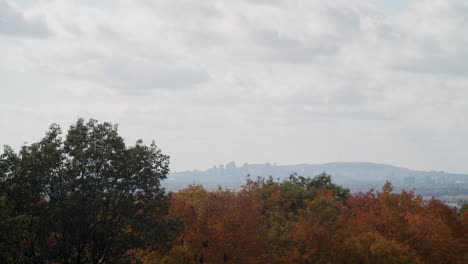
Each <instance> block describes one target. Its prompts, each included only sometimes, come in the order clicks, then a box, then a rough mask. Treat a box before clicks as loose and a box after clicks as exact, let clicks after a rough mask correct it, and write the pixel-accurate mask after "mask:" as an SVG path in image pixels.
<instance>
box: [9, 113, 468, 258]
mask: <svg viewBox="0 0 468 264" xmlns="http://www.w3.org/2000/svg"><path fill="white" fill-rule="evenodd" d="M168 173H169V157H168V156H167V155H164V154H163V153H162V151H161V150H160V149H159V148H158V147H157V145H156V143H155V142H153V143H151V144H150V145H145V144H143V142H142V141H137V142H136V143H135V144H134V145H131V146H128V145H126V144H125V142H124V139H123V138H122V137H121V136H120V135H119V134H118V128H117V126H116V125H113V124H110V123H99V122H97V121H96V120H89V121H85V120H83V119H79V120H78V121H77V122H76V123H75V124H74V125H72V126H71V127H70V128H69V130H68V131H67V133H66V134H64V133H63V132H62V130H61V128H60V127H59V126H58V125H55V124H53V125H51V127H50V129H49V130H48V131H47V133H46V135H45V136H44V137H43V138H42V139H41V140H40V141H38V142H36V143H32V144H26V145H24V146H23V147H21V149H20V150H19V151H15V150H14V149H12V148H11V147H7V146H5V147H4V151H3V153H2V154H1V155H0V263H148V264H149V263H167V264H172V263H174V264H176V263H180V264H195V263H199V264H202V263H203V264H216V263H245V264H248V263H275V264H276V263H278V264H282V263H283V264H286V263H303V264H312V263H467V262H468V253H467V252H468V210H466V208H467V207H468V206H467V204H466V203H464V204H461V206H460V208H459V209H454V208H450V207H448V206H447V205H446V204H444V203H443V202H441V201H439V200H436V199H432V200H430V201H424V200H423V199H422V197H420V196H417V195H415V194H414V192H412V191H411V190H408V191H402V192H398V193H397V192H394V191H393V187H392V184H391V183H389V182H388V183H386V184H385V185H384V186H382V187H381V188H380V189H379V190H371V191H369V192H366V193H358V194H351V193H350V191H349V190H348V189H346V188H344V187H342V186H339V185H337V184H335V183H333V182H332V179H331V177H330V176H329V175H327V174H325V173H323V174H320V175H317V176H315V177H303V176H300V175H297V174H293V175H291V176H289V177H288V178H286V179H284V180H281V181H280V180H274V179H273V178H249V177H248V178H247V179H246V183H245V185H244V186H243V187H242V188H241V189H240V190H229V189H223V188H219V189H218V190H216V191H209V190H206V189H204V188H203V187H202V186H200V185H192V186H188V187H187V188H185V189H182V190H180V191H177V192H176V193H168V192H166V191H165V190H164V189H163V188H162V187H161V185H160V183H161V181H162V180H164V179H165V178H166V177H167V175H168Z"/></svg>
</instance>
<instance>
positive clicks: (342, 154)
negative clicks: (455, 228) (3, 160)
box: [0, 0, 468, 173]
mask: <svg viewBox="0 0 468 264" xmlns="http://www.w3.org/2000/svg"><path fill="white" fill-rule="evenodd" d="M78 117H84V118H86V119H88V118H95V119H98V120H100V121H111V122H113V123H118V124H119V128H120V132H121V134H122V135H123V136H124V137H125V138H126V140H127V143H129V144H133V143H134V141H135V140H137V139H139V138H142V139H143V140H144V141H145V142H147V143H150V141H151V140H152V139H155V140H156V142H157V143H158V145H159V146H160V147H161V148H162V150H163V152H164V153H167V154H169V155H170V156H171V163H172V170H176V171H180V170H186V169H205V168H209V167H211V166H213V165H215V164H220V163H226V162H228V161H231V160H233V161H236V162H237V163H239V164H242V163H243V162H249V163H265V162H271V163H273V162H276V163H277V164H298V163H323V162H335V161H369V162H379V163H388V164H393V165H397V166H403V167H408V168H412V169H423V170H445V171H448V172H459V173H468V1H466V0H413V1H411V0H392V1H390V0H336V1H335V0H329V1H324V0H235V1H233V0H203V1H200V0H120V1H118V0H99V1H96V0H75V1H72V0H70V1H65V0H62V1H60V0H56V1H52V0H16V1H8V0H0V145H3V144H7V145H11V146H13V147H15V148H18V147H19V146H20V145H21V144H23V142H34V141H36V140H38V139H39V138H40V137H42V136H43V135H44V132H45V131H46V130H47V128H48V126H49V125H50V124H51V123H53V122H55V123H59V124H61V125H62V127H63V128H64V129H66V128H68V126H69V125H70V124H72V123H73V122H75V121H76V119H77V118H78Z"/></svg>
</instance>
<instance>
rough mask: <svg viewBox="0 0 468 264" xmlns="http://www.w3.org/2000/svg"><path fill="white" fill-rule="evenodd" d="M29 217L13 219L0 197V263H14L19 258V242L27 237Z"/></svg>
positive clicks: (21, 216) (23, 216) (5, 203)
mask: <svg viewBox="0 0 468 264" xmlns="http://www.w3.org/2000/svg"><path fill="white" fill-rule="evenodd" d="M30 220H31V219H30V217H29V216H27V215H19V216H15V217H13V216H12V215H11V210H10V208H9V207H8V204H7V202H6V199H5V198H4V197H0V263H5V264H7V263H15V262H16V261H17V260H18V258H20V257H21V242H22V241H23V240H25V239H27V238H28V237H29V233H28V231H27V228H28V224H29V222H30Z"/></svg>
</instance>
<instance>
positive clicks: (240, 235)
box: [172, 187, 265, 263]
mask: <svg viewBox="0 0 468 264" xmlns="http://www.w3.org/2000/svg"><path fill="white" fill-rule="evenodd" d="M251 198H252V197H251V193H250V192H249V191H241V192H237V193H236V192H233V191H228V190H218V191H216V192H211V193H208V192H207V191H206V190H204V189H203V188H201V187H189V188H188V189H186V190H183V191H181V192H179V193H177V194H176V195H175V196H174V201H173V209H172V211H173V212H174V213H175V214H176V215H177V216H179V217H180V218H182V220H184V222H185V223H186V229H185V231H184V232H183V233H182V234H181V236H180V237H179V240H180V244H179V246H178V247H177V248H175V249H174V250H173V252H172V255H173V256H174V257H175V256H176V255H178V256H183V259H185V261H186V262H187V263H263V259H262V255H263V253H264V251H265V239H264V237H265V235H264V233H263V218H262V216H261V214H260V207H259V205H258V203H257V202H256V201H255V200H253V199H251Z"/></svg>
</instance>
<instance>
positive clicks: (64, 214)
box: [0, 119, 181, 263]
mask: <svg viewBox="0 0 468 264" xmlns="http://www.w3.org/2000/svg"><path fill="white" fill-rule="evenodd" d="M0 172H1V174H0V175H1V177H2V183H3V184H2V186H3V187H2V189H3V190H4V192H5V193H6V195H7V197H8V199H9V201H11V204H12V208H14V212H15V213H16V214H17V215H19V214H26V215H31V216H32V222H31V225H30V231H31V233H32V234H33V235H34V236H33V238H32V239H31V240H30V241H29V242H30V243H29V244H28V246H27V250H26V252H25V254H26V255H27V256H28V257H29V259H30V261H31V262H36V263H44V262H46V261H48V262H49V261H52V260H55V261H58V262H60V263H125V262H130V261H131V257H132V256H131V254H130V253H129V252H130V250H131V249H140V248H147V247H153V248H160V249H161V250H163V249H167V247H168V246H169V242H170V241H171V238H172V237H174V236H175V235H176V233H177V232H178V230H179V229H180V226H181V224H180V223H179V222H178V221H177V220H175V219H172V218H169V217H167V211H168V208H169V198H168V197H167V196H166V195H165V192H164V189H163V188H161V186H160V181H161V180H163V179H165V178H166V176H167V174H168V172H169V157H168V156H166V155H164V154H162V153H161V150H160V149H159V148H158V147H157V146H156V144H155V143H154V142H153V143H152V144H151V145H150V146H146V145H144V144H143V143H142V141H141V140H139V141H137V142H136V144H135V145H134V146H131V147H129V146H126V144H125V142H124V140H123V138H122V137H121V136H119V134H118V131H117V125H113V124H110V123H98V122H97V121H96V120H89V121H88V122H85V121H84V120H83V119H79V120H78V121H77V122H76V124H74V125H73V126H71V127H70V129H69V130H68V133H67V135H66V136H65V138H63V137H62V132H61V129H60V127H59V126H58V125H55V124H54V125H51V127H50V129H49V131H48V132H47V133H46V136H45V137H44V138H43V139H41V140H40V141H39V142H37V143H34V144H31V145H26V146H23V147H22V149H21V150H20V152H19V153H18V154H16V153H15V152H14V151H12V149H11V148H9V147H6V148H5V151H4V154H3V155H2V156H1V158H0Z"/></svg>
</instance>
